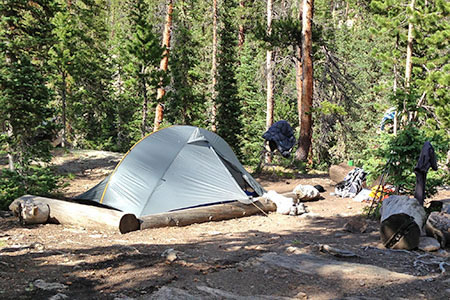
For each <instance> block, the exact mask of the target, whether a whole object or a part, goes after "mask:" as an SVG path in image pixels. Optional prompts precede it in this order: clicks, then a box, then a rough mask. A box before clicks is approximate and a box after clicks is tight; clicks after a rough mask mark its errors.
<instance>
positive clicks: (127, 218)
mask: <svg viewBox="0 0 450 300" xmlns="http://www.w3.org/2000/svg"><path fill="white" fill-rule="evenodd" d="M33 202H34V203H36V205H42V204H46V205H48V207H49V209H50V213H49V218H48V222H49V223H56V224H63V225H73V226H78V227H83V228H89V229H95V230H99V231H105V230H108V231H117V230H119V232H120V233H127V232H130V231H135V230H138V229H139V220H138V219H137V218H136V216H135V215H133V214H129V213H123V212H120V211H116V210H113V209H107V208H102V207H97V206H91V205H84V204H78V203H75V202H68V201H62V200H56V199H51V198H44V197H39V196H33V195H25V196H22V197H20V198H17V199H16V200H14V202H13V203H11V205H10V209H11V210H12V211H14V212H15V214H16V215H19V214H18V212H17V207H20V206H22V207H23V203H33ZM21 203H22V204H21Z"/></svg>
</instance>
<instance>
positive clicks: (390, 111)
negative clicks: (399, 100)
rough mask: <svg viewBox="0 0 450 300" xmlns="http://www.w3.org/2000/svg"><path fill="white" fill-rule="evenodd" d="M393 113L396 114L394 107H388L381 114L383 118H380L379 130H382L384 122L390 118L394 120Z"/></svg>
mask: <svg viewBox="0 0 450 300" xmlns="http://www.w3.org/2000/svg"><path fill="white" fill-rule="evenodd" d="M395 114H396V109H395V107H391V108H390V109H388V110H387V111H386V112H385V113H384V115H383V119H382V120H381V124H380V129H381V131H383V130H384V126H385V125H386V123H387V122H388V121H390V120H394V118H395Z"/></svg>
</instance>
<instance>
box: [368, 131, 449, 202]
mask: <svg viewBox="0 0 450 300" xmlns="http://www.w3.org/2000/svg"><path fill="white" fill-rule="evenodd" d="M378 138H379V141H378V146H377V148H374V149H371V150H368V151H367V152H366V157H367V159H366V160H364V162H363V168H364V170H366V171H367V172H369V176H368V182H369V183H371V182H373V181H374V180H375V179H376V178H378V176H380V175H381V174H382V173H383V171H384V170H387V172H388V179H387V180H388V182H389V183H390V184H392V185H394V186H395V187H396V191H397V192H401V193H403V194H410V195H411V194H414V189H415V184H416V177H415V174H414V168H415V166H416V164H417V160H418V158H419V155H420V152H421V150H422V147H423V144H424V142H425V141H426V140H429V141H431V143H432V144H433V147H434V149H435V152H436V155H437V159H438V160H439V158H440V157H442V156H443V155H444V154H443V153H446V151H448V141H447V142H446V141H444V140H443V139H440V138H439V137H438V136H436V137H428V136H426V135H425V133H424V132H423V131H421V130H419V129H417V128H416V127H414V126H409V127H407V128H405V129H404V130H401V131H399V132H398V134H397V136H394V135H389V134H383V135H380V136H379V137H378ZM447 177H448V175H446V174H445V171H444V170H442V169H440V170H438V171H437V172H431V173H429V174H428V178H427V183H426V189H425V192H426V196H427V197H429V196H431V195H433V194H435V193H436V187H438V186H441V185H443V184H444V182H445V181H446V180H448V178H447Z"/></svg>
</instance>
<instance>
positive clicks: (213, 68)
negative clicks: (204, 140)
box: [211, 0, 217, 132]
mask: <svg viewBox="0 0 450 300" xmlns="http://www.w3.org/2000/svg"><path fill="white" fill-rule="evenodd" d="M211 76H212V93H211V100H212V101H211V102H212V103H211V130H212V131H213V132H216V131H217V124H216V116H217V106H216V99H217V0H213V44H212V62H211Z"/></svg>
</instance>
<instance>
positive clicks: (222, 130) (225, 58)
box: [216, 0, 242, 157]
mask: <svg viewBox="0 0 450 300" xmlns="http://www.w3.org/2000/svg"><path fill="white" fill-rule="evenodd" d="M235 4H236V3H235V1H233V0H224V1H223V2H222V7H221V12H220V17H219V18H220V21H221V26H220V29H219V34H218V35H219V40H220V41H219V53H218V68H217V74H218V78H217V99H216V102H217V134H218V135H220V136H221V137H222V138H223V139H225V141H227V143H228V144H230V146H231V147H232V149H233V151H234V152H235V153H236V155H237V156H238V157H240V156H241V141H240V139H239V136H240V133H241V130H242V126H241V123H240V116H241V103H240V99H239V97H238V90H237V88H238V87H237V82H236V67H237V61H236V58H237V38H238V35H237V32H238V31H237V28H236V26H235V25H234V24H233V17H234V14H233V9H234V8H235Z"/></svg>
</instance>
